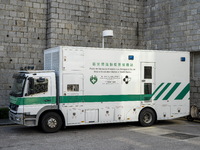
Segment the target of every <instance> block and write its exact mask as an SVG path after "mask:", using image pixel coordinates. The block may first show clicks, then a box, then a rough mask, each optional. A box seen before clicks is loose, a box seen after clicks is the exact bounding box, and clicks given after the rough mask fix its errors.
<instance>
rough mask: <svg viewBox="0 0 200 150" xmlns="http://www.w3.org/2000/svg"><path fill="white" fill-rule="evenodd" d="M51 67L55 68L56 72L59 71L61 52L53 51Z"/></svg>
mask: <svg viewBox="0 0 200 150" xmlns="http://www.w3.org/2000/svg"><path fill="white" fill-rule="evenodd" d="M51 67H52V68H51V69H52V70H55V72H56V73H58V72H59V52H53V53H52V65H51Z"/></svg>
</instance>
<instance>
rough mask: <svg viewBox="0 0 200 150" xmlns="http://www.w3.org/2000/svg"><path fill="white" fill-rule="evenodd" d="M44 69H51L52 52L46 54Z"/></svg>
mask: <svg viewBox="0 0 200 150" xmlns="http://www.w3.org/2000/svg"><path fill="white" fill-rule="evenodd" d="M44 58H45V59H44V70H51V53H48V54H45V55H44Z"/></svg>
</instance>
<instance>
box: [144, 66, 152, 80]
mask: <svg viewBox="0 0 200 150" xmlns="http://www.w3.org/2000/svg"><path fill="white" fill-rule="evenodd" d="M144 79H152V67H151V66H145V67H144Z"/></svg>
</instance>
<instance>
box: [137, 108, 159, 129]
mask: <svg viewBox="0 0 200 150" xmlns="http://www.w3.org/2000/svg"><path fill="white" fill-rule="evenodd" d="M155 121H156V114H155V112H154V111H153V110H152V109H149V108H145V109H143V110H142V111H141V113H140V116H139V122H140V124H141V125H142V126H144V127H148V126H151V125H153V124H154V123H155Z"/></svg>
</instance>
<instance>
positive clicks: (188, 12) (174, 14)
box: [144, 0, 200, 107]
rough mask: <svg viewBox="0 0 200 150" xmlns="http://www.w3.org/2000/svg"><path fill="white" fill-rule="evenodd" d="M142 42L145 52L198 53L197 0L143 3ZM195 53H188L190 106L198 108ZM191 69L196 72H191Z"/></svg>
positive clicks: (199, 89) (199, 87) (149, 0)
mask: <svg viewBox="0 0 200 150" xmlns="http://www.w3.org/2000/svg"><path fill="white" fill-rule="evenodd" d="M144 42H145V45H146V48H147V49H158V50H178V51H179V50H180V51H191V52H195V51H199V50H200V1H199V0H147V3H146V4H145V13H144ZM199 58H200V55H199V54H198V53H192V54H191V70H190V71H191V93H190V95H191V98H190V99H191V104H192V105H193V104H195V105H198V106H199V107H200V94H199V92H200V84H199V83H200V74H199V75H198V74H196V73H195V72H196V71H198V70H200V68H198V64H197V63H200V61H199V62H198V61H196V60H195V59H199ZM194 67H195V68H196V69H197V70H194Z"/></svg>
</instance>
